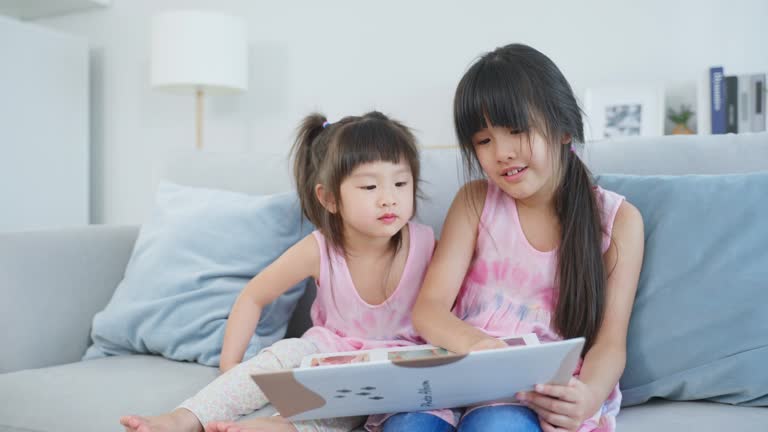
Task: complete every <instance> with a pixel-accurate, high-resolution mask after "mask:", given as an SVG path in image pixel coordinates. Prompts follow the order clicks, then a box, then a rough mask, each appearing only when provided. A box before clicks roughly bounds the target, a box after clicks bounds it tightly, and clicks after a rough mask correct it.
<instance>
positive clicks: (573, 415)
mask: <svg viewBox="0 0 768 432" xmlns="http://www.w3.org/2000/svg"><path fill="white" fill-rule="evenodd" d="M612 237H613V242H612V243H611V246H610V248H608V251H607V252H606V253H605V255H604V256H603V259H604V262H605V269H606V273H608V280H607V285H606V306H605V315H604V317H603V322H602V325H601V326H600V330H599V331H598V333H597V337H596V338H595V343H594V344H593V345H592V348H590V349H589V351H588V352H587V354H586V355H585V356H584V363H583V364H582V367H581V372H580V374H579V378H578V379H575V378H574V379H572V380H571V383H570V384H569V385H567V386H557V385H541V386H536V391H533V392H524V393H523V394H522V395H519V396H518V398H519V399H521V400H525V401H526V402H527V403H528V404H529V406H530V407H531V408H532V409H534V410H535V411H536V413H537V414H538V415H539V418H540V420H541V421H542V428H543V429H544V431H545V432H548V431H551V430H555V429H554V428H553V425H554V426H559V427H562V428H564V429H566V430H576V429H577V428H578V427H579V426H580V425H581V423H582V422H583V421H584V420H586V419H587V418H589V417H591V416H592V415H594V414H595V413H596V412H597V411H598V410H599V409H600V406H601V405H602V404H603V402H604V401H605V400H606V399H607V398H608V396H609V395H610V394H611V392H612V391H613V389H614V388H615V387H616V383H617V382H619V378H621V374H622V372H623V371H624V365H625V364H626V357H627V355H626V352H627V331H628V328H629V317H630V314H631V313H632V305H633V303H634V300H635V292H636V291H637V282H638V279H639V277H640V268H641V266H642V262H643V251H644V234H643V219H642V217H641V216H640V212H639V211H638V210H637V208H635V207H634V206H633V205H632V204H629V203H628V202H624V203H622V205H621V207H619V211H618V213H617V214H616V219H615V221H614V225H613V233H612ZM520 396H522V397H520ZM558 430H559V429H558Z"/></svg>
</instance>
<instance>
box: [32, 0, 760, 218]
mask: <svg viewBox="0 0 768 432" xmlns="http://www.w3.org/2000/svg"><path fill="white" fill-rule="evenodd" d="M192 7H197V8H203V9H216V10H220V11H225V12H229V13H233V14H236V15H240V16H242V17H244V18H245V19H246V21H247V23H248V25H249V27H250V39H251V46H252V56H253V59H252V63H251V68H252V72H251V82H250V85H251V88H250V90H249V92H248V93H247V94H244V95H240V96H233V97H217V98H213V99H210V102H209V104H208V106H207V112H206V122H207V124H206V127H207V129H206V131H205V141H206V148H207V151H210V152H229V153H232V154H236V153H238V152H254V151H269V152H273V153H279V154H284V153H286V152H287V150H288V148H289V146H290V143H291V139H292V133H293V130H294V128H295V126H296V124H297V122H298V121H299V119H300V118H301V116H302V115H304V114H306V113H307V112H308V111H310V110H322V111H323V112H324V113H326V114H327V115H329V117H330V118H331V119H336V118H338V117H340V116H342V115H347V114H359V113H362V112H363V111H366V110H370V109H372V108H376V109H379V110H381V111H384V112H386V113H388V114H391V115H393V116H395V117H397V118H399V119H401V120H403V121H404V122H406V123H407V124H409V125H411V126H413V127H414V128H415V129H416V131H417V136H418V137H419V138H420V140H421V143H422V144H424V145H446V144H453V143H454V135H453V129H452V125H451V101H452V97H453V91H454V89H455V86H456V84H457V82H458V80H459V78H460V76H461V75H462V73H463V72H464V70H465V69H466V67H467V66H468V65H469V64H470V62H471V61H472V60H473V59H474V58H475V57H476V56H478V55H479V54H481V53H482V52H485V51H488V50H491V49H493V48H495V47H497V46H500V45H503V44H506V43H509V42H524V43H527V44H530V45H532V46H534V47H536V48H537V49H539V50H541V51H543V52H544V53H546V54H547V55H549V56H550V57H551V58H552V59H553V60H554V61H555V63H557V64H558V65H559V66H560V68H561V69H562V71H563V72H564V74H565V75H566V77H567V78H568V79H569V80H570V82H571V84H572V86H573V87H574V89H575V90H576V92H577V94H578V95H582V94H583V90H584V89H585V88H586V87H589V86H595V85H603V84H627V83H645V84H647V83H651V84H663V85H665V86H667V87H668V88H670V92H669V93H670V94H671V95H672V98H673V101H675V102H677V101H680V100H685V99H686V98H688V96H687V95H685V94H683V95H682V96H681V95H680V92H683V93H684V90H686V89H689V87H690V86H692V85H694V84H695V82H696V81H697V80H699V79H700V78H701V77H702V76H703V75H704V73H705V71H706V69H707V68H708V67H709V66H712V65H717V64H722V65H724V66H725V67H726V72H727V73H746V72H757V71H768V55H766V53H767V52H768V50H766V41H768V25H766V22H768V2H766V1H764V0H731V1H716V0H681V1H675V2H669V1H664V0H648V1H642V2H620V1H612V0H599V1H598V0H595V1H568V0H562V1H555V0H550V1H537V2H523V1H502V0H499V1H472V2H470V1H464V2H457V1H452V2H451V1H426V0H425V1H403V0H392V1H389V2H365V1H363V2H353V1H336V0H328V1H324V2H310V1H286V2H266V1H264V2H262V1H251V0H239V1H238V0H225V1H218V0H217V1H214V0H210V1H202V0H197V1H193V0H165V1H157V0H115V1H114V2H113V3H112V6H111V7H109V8H107V9H105V10H99V11H95V12H88V13H82V14H74V15H68V16H63V17H59V18H54V19H46V20H41V21H39V22H40V23H43V24H45V25H49V26H51V27H54V28H58V29H61V30H65V31H67V32H71V33H73V34H78V35H83V36H85V37H87V38H88V39H89V40H90V41H91V43H92V46H93V50H94V54H93V58H92V60H93V65H92V71H91V72H92V75H93V77H94V80H93V86H92V95H93V96H92V106H93V110H94V111H93V113H92V121H93V129H92V139H93V140H94V142H93V147H94V154H93V155H92V157H93V158H94V159H95V165H94V170H95V172H94V174H93V194H94V203H93V206H94V209H95V214H94V220H95V221H96V222H106V223H135V222H140V221H141V220H142V218H143V217H144V216H145V215H146V213H147V211H148V208H149V207H150V202H151V197H152V195H153V193H154V188H155V184H156V182H157V178H156V177H157V176H156V174H155V172H156V167H157V165H158V164H161V163H162V160H163V159H164V158H167V157H169V156H168V152H169V151H173V150H180V149H190V150H191V149H192V148H193V146H194V125H193V121H194V111H193V109H194V106H193V97H192V95H191V94H190V95H175V94H168V93H164V92H162V91H157V90H152V89H150V87H149V77H148V75H149V65H148V58H149V37H150V18H151V16H152V15H153V14H155V13H157V12H159V11H161V10H168V9H178V8H192ZM681 89H682V90H681ZM689 90H690V91H691V92H693V90H692V89H689ZM691 102H692V101H691Z"/></svg>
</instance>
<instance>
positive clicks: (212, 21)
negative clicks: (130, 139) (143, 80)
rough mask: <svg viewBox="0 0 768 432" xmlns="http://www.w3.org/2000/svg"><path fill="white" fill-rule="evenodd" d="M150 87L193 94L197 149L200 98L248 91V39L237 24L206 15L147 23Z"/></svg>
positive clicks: (167, 15) (175, 14) (174, 15)
mask: <svg viewBox="0 0 768 432" xmlns="http://www.w3.org/2000/svg"><path fill="white" fill-rule="evenodd" d="M151 51H152V54H151V69H152V70H151V83H152V87H155V88H166V89H185V90H186V89H193V90H194V91H195V100H196V110H195V119H196V121H195V124H196V147H197V149H198V150H200V149H202V148H203V111H204V110H203V93H204V92H209V93H210V92H216V93H219V92H223V93H227V92H238V91H245V90H248V35H247V31H246V27H245V23H244V22H243V20H242V19H239V18H237V17H234V16H231V15H226V14H222V13H218V12H210V11H170V12H163V13H161V14H159V15H156V16H155V17H154V18H153V20H152V49H151Z"/></svg>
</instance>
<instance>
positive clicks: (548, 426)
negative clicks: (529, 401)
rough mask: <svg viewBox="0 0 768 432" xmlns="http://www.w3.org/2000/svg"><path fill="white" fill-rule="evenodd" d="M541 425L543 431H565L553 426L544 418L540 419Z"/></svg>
mask: <svg viewBox="0 0 768 432" xmlns="http://www.w3.org/2000/svg"><path fill="white" fill-rule="evenodd" d="M539 426H541V430H542V431H543V432H564V431H565V429H561V428H559V427H556V426H552V425H551V424H549V423H547V421H546V420H542V419H539Z"/></svg>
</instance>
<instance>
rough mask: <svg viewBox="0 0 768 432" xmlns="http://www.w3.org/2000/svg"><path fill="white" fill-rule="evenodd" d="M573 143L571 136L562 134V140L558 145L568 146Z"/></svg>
mask: <svg viewBox="0 0 768 432" xmlns="http://www.w3.org/2000/svg"><path fill="white" fill-rule="evenodd" d="M572 141H573V135H571V134H569V133H564V134H563V138H562V139H561V140H560V144H563V145H565V144H570V143H571V142H572Z"/></svg>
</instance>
